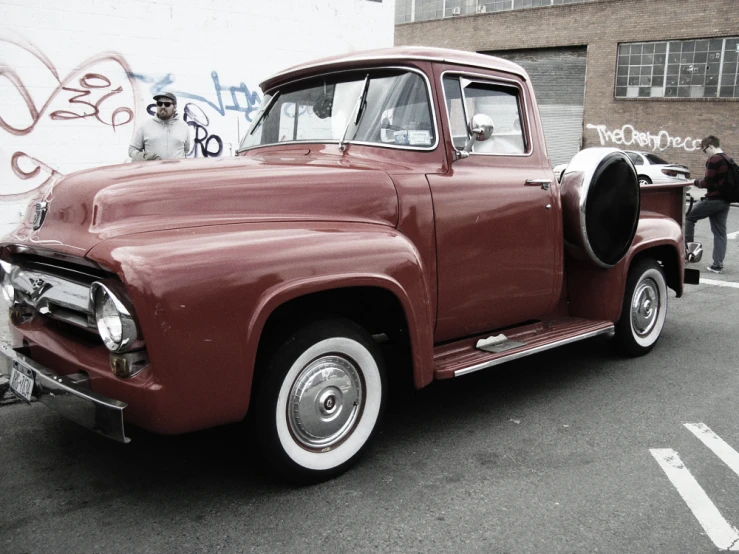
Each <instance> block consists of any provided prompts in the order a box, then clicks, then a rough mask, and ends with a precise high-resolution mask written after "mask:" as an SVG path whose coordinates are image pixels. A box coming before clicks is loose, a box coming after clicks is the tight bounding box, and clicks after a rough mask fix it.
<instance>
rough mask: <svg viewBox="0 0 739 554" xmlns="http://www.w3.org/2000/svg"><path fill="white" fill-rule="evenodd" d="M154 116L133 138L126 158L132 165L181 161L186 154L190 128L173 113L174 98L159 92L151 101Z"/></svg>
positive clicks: (174, 108)
mask: <svg viewBox="0 0 739 554" xmlns="http://www.w3.org/2000/svg"><path fill="white" fill-rule="evenodd" d="M154 100H156V103H157V113H156V115H155V116H154V117H153V118H151V119H149V120H147V121H145V122H144V124H143V125H140V126H139V128H138V129H136V132H135V133H134V134H133V139H132V140H131V144H130V146H129V147H128V155H129V156H131V159H133V160H134V161H142V160H168V159H172V158H184V157H185V156H187V154H188V153H189V152H190V147H191V146H192V145H191V143H190V127H189V126H188V125H187V123H185V122H184V121H183V120H182V119H180V116H179V114H178V113H177V97H176V96H175V95H174V94H172V93H171V92H163V93H161V94H157V95H156V96H155V97H154Z"/></svg>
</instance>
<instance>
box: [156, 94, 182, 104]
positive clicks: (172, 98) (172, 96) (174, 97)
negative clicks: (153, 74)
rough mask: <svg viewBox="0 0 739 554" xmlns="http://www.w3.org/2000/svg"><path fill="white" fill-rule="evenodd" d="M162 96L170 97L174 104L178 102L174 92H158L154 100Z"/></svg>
mask: <svg viewBox="0 0 739 554" xmlns="http://www.w3.org/2000/svg"><path fill="white" fill-rule="evenodd" d="M160 98H168V99H169V100H171V101H172V103H173V104H176V103H177V97H176V96H175V95H174V94H172V93H171V92H163V93H161V94H157V95H156V96H155V97H154V100H159V99H160Z"/></svg>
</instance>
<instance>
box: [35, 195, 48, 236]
mask: <svg viewBox="0 0 739 554" xmlns="http://www.w3.org/2000/svg"><path fill="white" fill-rule="evenodd" d="M48 207H49V203H48V202H37V203H36V205H35V206H34V213H33V230H34V231H37V230H38V229H40V228H41V226H42V225H43V224H44V219H46V210H47V208H48Z"/></svg>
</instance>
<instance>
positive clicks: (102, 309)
mask: <svg viewBox="0 0 739 554" xmlns="http://www.w3.org/2000/svg"><path fill="white" fill-rule="evenodd" d="M90 295H91V296H92V302H93V306H94V308H95V320H96V321H97V327H98V332H99V333H100V337H101V338H102V339H103V342H104V343H105V346H106V347H107V348H108V350H110V351H111V352H123V351H125V350H126V348H127V347H128V346H130V344H131V343H132V342H133V341H135V340H136V338H137V336H138V330H137V328H136V322H135V321H134V320H133V317H131V313H130V312H129V311H128V309H127V308H126V306H125V305H124V304H123V302H121V301H120V299H119V298H118V297H117V296H116V295H115V294H114V293H113V291H111V290H110V289H109V288H108V287H106V286H105V285H104V284H102V283H100V282H98V281H96V282H94V283H93V284H92V287H91V288H90Z"/></svg>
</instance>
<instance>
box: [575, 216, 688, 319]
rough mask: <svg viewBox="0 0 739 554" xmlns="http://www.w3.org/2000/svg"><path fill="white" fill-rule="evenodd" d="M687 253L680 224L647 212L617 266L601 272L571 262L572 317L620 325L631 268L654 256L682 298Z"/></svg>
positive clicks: (586, 264) (596, 268)
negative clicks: (645, 258) (645, 257)
mask: <svg viewBox="0 0 739 554" xmlns="http://www.w3.org/2000/svg"><path fill="white" fill-rule="evenodd" d="M683 252H684V245H683V234H682V229H681V227H680V225H679V224H678V223H677V222H676V221H675V220H674V219H672V218H670V217H665V216H663V215H660V214H658V213H655V212H645V211H643V212H642V213H641V217H640V219H639V223H638V225H637V229H636V235H635V236H634V240H633V241H632V243H631V247H630V248H629V250H628V252H627V253H626V255H625V256H624V257H623V259H622V260H621V261H620V262H618V263H617V264H616V265H615V266H613V267H612V268H610V269H601V268H598V267H595V266H593V265H592V264H589V263H588V262H586V261H582V260H575V259H573V260H571V263H570V264H569V265H568V275H567V285H568V291H569V306H570V308H569V312H570V314H571V315H573V316H576V317H584V318H588V319H599V320H601V319H602V320H608V321H613V322H614V323H615V322H617V321H618V320H619V318H620V317H621V308H622V306H623V301H624V289H625V287H626V278H627V277H628V274H629V268H630V267H631V265H632V263H633V261H634V259H635V258H637V257H639V256H643V255H652V254H653V255H654V256H655V257H656V258H657V259H659V260H660V261H661V262H662V264H663V266H664V268H665V272H666V277H667V282H668V285H670V288H672V289H673V290H674V291H675V292H676V293H677V295H678V296H681V295H682V292H683V270H684V267H685V260H684V256H683Z"/></svg>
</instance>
